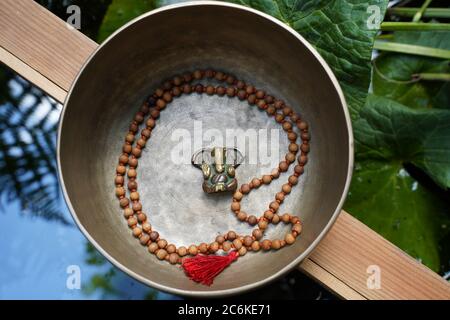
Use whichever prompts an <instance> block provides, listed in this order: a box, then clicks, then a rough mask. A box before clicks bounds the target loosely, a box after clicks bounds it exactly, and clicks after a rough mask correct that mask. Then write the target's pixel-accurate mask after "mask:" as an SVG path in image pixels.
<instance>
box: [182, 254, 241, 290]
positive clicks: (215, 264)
mask: <svg viewBox="0 0 450 320" xmlns="http://www.w3.org/2000/svg"><path fill="white" fill-rule="evenodd" d="M237 258H238V254H237V252H236V251H231V252H230V253H229V254H228V255H226V256H218V255H200V254H199V255H197V256H195V257H193V258H185V259H184V260H183V264H182V266H183V268H184V271H185V272H186V274H187V275H188V277H189V278H190V279H191V280H194V281H195V282H200V283H202V284H204V285H207V286H210V285H211V284H212V283H213V280H214V278H215V277H216V276H217V275H218V274H219V273H221V272H222V271H223V269H225V268H226V267H228V266H229V265H230V264H231V263H232V262H233V261H234V260H236V259H237Z"/></svg>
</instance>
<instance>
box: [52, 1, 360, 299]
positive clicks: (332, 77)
mask: <svg viewBox="0 0 450 320" xmlns="http://www.w3.org/2000/svg"><path fill="white" fill-rule="evenodd" d="M192 6H218V7H228V8H234V9H238V10H244V11H247V12H250V13H252V14H256V15H258V16H260V17H262V18H265V19H266V20H268V21H270V22H271V23H274V24H276V25H277V26H278V27H281V28H283V29H285V30H286V31H287V32H289V33H290V34H291V35H293V36H294V37H295V38H297V40H298V41H300V42H301V43H302V44H303V46H305V48H306V49H307V50H309V51H310V53H311V54H312V55H313V56H314V57H315V59H317V60H318V62H319V63H320V65H321V66H322V68H323V69H324V71H325V72H326V74H327V76H328V77H329V79H330V80H331V82H332V84H333V86H334V89H335V90H336V92H337V94H338V96H339V99H340V102H341V103H340V106H341V108H342V111H343V113H344V117H345V122H346V125H347V133H348V145H349V148H348V159H349V161H348V167H347V176H346V181H345V186H344V190H343V192H342V195H341V198H340V200H339V202H338V204H337V206H336V208H335V210H334V212H333V214H332V216H331V218H330V219H329V221H328V223H327V224H326V225H325V227H324V228H323V229H322V231H321V232H320V233H319V235H318V236H317V237H316V239H314V241H313V242H312V243H311V244H310V245H309V246H308V247H307V248H306V250H305V251H303V252H302V253H301V254H300V255H299V256H297V258H295V259H294V260H292V261H291V262H290V263H289V264H287V265H286V266H284V267H283V268H282V269H280V270H279V271H277V272H276V273H274V274H272V275H271V276H269V277H267V278H265V279H263V280H259V281H257V282H253V283H250V284H246V285H243V286H239V287H235V288H231V289H223V290H211V291H208V290H205V291H196V290H183V289H178V288H173V287H170V286H165V285H162V284H159V283H157V282H154V281H152V280H150V279H148V278H145V277H143V276H141V275H139V274H138V273H136V272H134V271H132V270H130V269H129V268H128V267H126V266H125V265H123V264H122V263H120V262H119V261H117V260H116V259H115V258H113V257H112V256H111V255H110V254H109V253H108V252H106V250H104V249H103V248H102V247H101V246H100V245H99V244H98V243H97V242H96V241H95V239H94V237H93V236H91V234H90V233H89V232H88V231H87V230H86V229H85V228H84V226H83V224H82V223H81V222H80V220H79V219H78V216H77V214H76V212H75V210H74V208H73V206H72V203H71V201H70V198H69V196H68V193H67V190H66V186H65V183H64V176H63V173H62V170H61V159H60V156H61V144H60V143H61V132H62V130H63V124H64V116H65V112H66V110H67V104H68V102H69V101H70V97H71V95H72V93H73V91H74V88H75V87H76V85H77V82H78V79H79V78H80V76H81V74H82V73H83V71H84V70H85V68H86V67H87V65H89V63H90V62H91V60H92V59H93V57H95V55H96V54H97V52H99V51H100V50H101V49H102V48H103V47H104V46H105V45H107V43H108V42H109V41H111V39H112V38H114V37H115V36H116V35H117V34H119V33H120V32H122V30H124V29H126V28H128V27H129V26H131V25H133V24H134V23H136V22H137V21H140V20H142V19H145V18H147V17H149V16H152V15H155V14H158V13H160V12H163V11H169V10H176V9H179V8H184V7H192ZM56 151H57V173H58V178H59V181H60V183H61V189H62V193H63V195H64V199H65V202H66V204H67V206H68V208H69V211H70V214H71V215H72V217H73V219H74V220H75V223H76V225H77V227H78V228H79V229H80V230H81V232H82V233H83V235H84V236H85V237H86V238H87V240H88V241H89V242H90V243H91V244H92V245H94V247H95V248H96V249H97V250H98V251H99V252H100V253H101V254H102V255H103V256H104V257H105V258H106V259H107V260H108V261H109V262H111V263H112V264H113V265H114V266H115V267H117V268H119V269H120V270H121V271H123V272H124V273H126V274H127V275H129V276H131V277H132V278H134V279H136V280H138V281H140V282H141V283H143V284H145V285H147V286H150V287H152V288H155V289H158V290H161V291H164V292H168V293H172V294H176V295H181V296H191V297H224V296H230V295H234V294H238V293H244V292H247V291H249V290H252V289H255V288H257V287H261V286H263V285H266V284H268V283H270V282H272V281H274V280H275V279H278V278H279V277H281V276H282V275H284V274H286V273H287V272H289V271H290V270H292V269H293V268H294V267H295V266H298V265H299V264H300V262H301V261H303V260H304V259H306V258H307V257H308V256H309V255H310V254H311V252H312V251H313V250H314V249H315V248H316V247H317V245H318V244H319V242H320V241H321V240H322V239H323V238H324V237H325V235H326V234H327V233H328V231H329V230H330V228H331V226H332V225H333V224H334V223H335V221H336V219H337V217H338V216H339V214H340V212H341V210H342V207H343V205H344V201H345V199H346V197H347V193H348V191H349V188H350V182H351V178H352V173H353V166H354V140H353V129H352V124H351V118H350V113H349V110H348V106H347V103H346V100H345V96H344V93H343V91H342V88H341V86H340V85H339V82H338V80H337V78H336V76H335V75H334V73H333V71H332V70H331V68H330V67H329V65H328V64H327V63H326V61H325V60H324V59H323V58H322V56H321V55H320V54H319V53H318V52H317V50H316V49H315V48H314V47H313V46H312V45H311V44H310V43H309V42H308V41H307V40H306V39H304V38H303V37H302V36H301V35H300V34H299V33H298V32H296V31H295V30H294V29H292V28H291V27H290V26H288V25H286V24H285V23H283V22H281V21H279V20H278V19H276V18H274V17H272V16H270V15H268V14H266V13H263V12H261V11H258V10H256V9H253V8H250V7H246V6H242V5H239V4H234V3H228V2H222V1H212V0H200V1H199V0H197V1H188V2H182V3H177V4H172V5H167V6H163V7H161V8H158V9H154V10H151V11H149V12H146V13H144V14H142V15H140V16H138V17H136V18H134V19H132V20H131V21H129V22H128V23H126V24H125V25H123V26H122V27H120V28H119V29H117V30H116V31H115V32H114V33H112V34H111V35H110V36H109V37H108V38H107V39H106V40H105V41H103V42H102V43H101V44H99V45H98V47H97V48H96V49H95V50H94V51H93V52H92V53H91V54H90V56H89V57H88V58H87V59H86V61H85V62H84V63H83V65H82V67H81V69H80V70H79V71H78V74H77V76H76V77H75V79H74V81H73V82H72V84H71V86H70V89H69V91H68V93H67V95H66V98H65V100H64V104H63V108H62V111H61V116H60V119H59V124H58V133H57V146H56Z"/></svg>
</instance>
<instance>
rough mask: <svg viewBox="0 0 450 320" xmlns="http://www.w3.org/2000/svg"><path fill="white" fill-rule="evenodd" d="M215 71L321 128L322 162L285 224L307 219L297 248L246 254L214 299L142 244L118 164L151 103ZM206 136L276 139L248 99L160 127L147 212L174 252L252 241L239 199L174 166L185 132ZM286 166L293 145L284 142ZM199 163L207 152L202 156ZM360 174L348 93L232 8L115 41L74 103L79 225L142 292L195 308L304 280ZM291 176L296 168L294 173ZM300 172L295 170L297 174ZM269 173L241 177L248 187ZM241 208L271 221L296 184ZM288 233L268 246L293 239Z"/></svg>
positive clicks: (190, 12)
mask: <svg viewBox="0 0 450 320" xmlns="http://www.w3.org/2000/svg"><path fill="white" fill-rule="evenodd" d="M208 67H213V68H216V69H220V70H224V71H226V72H230V73H233V74H234V75H236V76H237V77H239V78H241V79H244V80H245V81H248V82H250V83H253V84H254V85H255V86H257V87H260V88H264V89H265V90H267V91H268V92H270V93H272V94H273V95H275V96H277V97H280V98H282V99H284V100H285V101H287V102H288V103H289V104H290V105H291V106H293V108H294V109H295V110H296V111H298V112H299V113H300V114H301V115H303V117H304V118H305V119H306V120H307V121H308V122H309V124H310V131H311V136H312V140H311V152H310V157H309V159H310V160H309V162H308V164H307V166H306V170H305V174H304V175H303V176H302V177H301V182H300V183H299V185H298V186H297V187H295V189H294V191H293V192H292V194H291V195H290V196H289V197H288V198H287V200H286V201H285V202H284V204H283V205H282V207H281V209H280V211H281V213H283V212H291V213H293V214H296V215H298V216H300V218H301V219H302V220H303V222H304V231H303V233H302V235H301V237H300V238H299V239H298V240H297V241H296V242H295V244H294V245H292V246H288V247H285V248H283V249H282V250H278V251H276V252H266V253H262V252H259V253H248V254H247V255H246V256H244V257H242V258H240V259H239V260H238V261H237V262H235V263H234V264H232V266H231V267H229V268H227V269H226V270H225V271H224V272H223V273H222V274H220V275H219V276H218V277H217V278H216V279H215V281H214V284H213V285H212V286H210V287H208V286H204V285H200V284H197V283H195V282H193V281H191V280H189V279H188V278H187V277H186V276H185V275H184V273H183V271H182V270H181V269H179V268H177V267H175V266H172V265H170V264H168V263H167V262H161V261H158V260H157V259H156V258H155V256H153V255H151V254H149V253H148V252H147V249H146V248H145V247H143V246H141V245H139V242H138V241H137V240H136V239H134V238H133V236H132V235H131V231H130V229H129V228H128V227H127V225H126V221H125V219H124V218H123V215H122V210H121V209H120V208H119V205H118V201H117V199H116V198H115V195H114V176H115V167H116V164H117V159H118V156H119V155H120V153H121V146H122V143H123V141H124V140H123V139H124V136H125V134H126V132H127V128H128V125H129V123H130V120H131V119H132V117H133V115H134V113H135V112H136V111H137V110H138V108H139V107H140V105H141V104H142V101H143V99H144V98H145V97H146V96H147V95H148V94H149V93H150V92H152V90H154V89H155V88H156V87H157V86H158V85H159V83H160V82H161V81H162V80H164V79H166V78H167V77H170V76H173V75H175V74H178V73H180V72H182V71H186V70H194V69H196V68H208ZM195 123H197V125H199V124H200V123H201V124H202V126H203V132H205V131H206V130H207V129H217V130H219V131H220V132H222V133H224V132H225V130H226V129H230V128H231V129H242V130H244V131H245V130H247V129H249V128H252V129H267V128H269V129H278V128H279V126H278V125H277V124H276V123H275V122H274V121H273V120H271V119H269V118H268V117H267V115H266V114H265V113H264V112H260V111H258V110H257V108H250V107H248V105H246V104H245V103H244V102H241V101H239V100H238V99H228V98H223V97H222V98H220V97H209V96H204V95H195V94H193V95H190V96H184V97H182V98H178V99H176V100H175V101H174V102H173V103H172V104H171V105H170V106H169V107H168V108H167V110H165V111H164V112H163V113H162V114H161V118H160V121H159V125H157V127H156V128H155V130H154V132H153V133H152V138H151V139H150V141H149V144H148V145H147V148H146V149H145V151H144V152H143V155H142V158H141V161H140V163H139V170H138V182H139V188H140V194H141V198H142V203H143V205H144V211H145V212H147V213H148V216H149V219H150V222H151V224H152V225H153V226H154V228H155V229H156V230H158V231H159V232H160V234H161V235H162V236H163V237H164V238H165V239H167V240H168V241H169V242H171V243H174V244H176V245H189V244H191V243H199V242H201V241H204V242H211V241H213V239H214V237H215V236H216V235H217V234H219V233H221V232H222V233H223V232H225V231H227V230H235V231H237V232H239V233H242V234H250V232H251V228H250V227H248V226H247V225H246V224H242V223H239V222H238V221H237V220H236V218H235V217H234V215H233V214H232V213H231V212H230V209H229V205H230V202H231V201H230V200H231V198H230V195H229V194H222V195H217V196H211V195H206V194H204V192H203V191H202V188H201V183H202V175H201V172H200V171H199V170H198V169H196V168H194V167H193V166H191V165H190V164H189V163H186V164H176V163H174V162H173V161H171V152H172V150H173V148H174V147H175V146H176V145H177V144H178V143H179V141H178V140H177V138H174V136H173V132H174V131H175V130H176V129H181V130H182V131H178V132H184V133H186V132H191V133H193V131H194V126H195ZM279 144H280V150H279V152H280V155H281V156H283V153H284V152H283V150H284V151H285V150H287V145H288V144H287V139H286V138H285V136H284V135H280V139H279ZM192 151H195V150H194V148H193V149H192ZM352 166H353V138H352V130H351V124H350V119H349V115H348V111H347V107H346V105H345V101H344V97H343V94H342V91H341V89H340V87H339V84H338V82H337V80H336V78H335V77H334V75H333V73H332V72H331V71H330V68H329V67H328V66H327V64H326V63H325V61H324V60H323V59H322V58H321V57H320V56H319V54H318V53H317V52H316V51H315V50H314V49H313V47H312V46H311V45H310V44H309V43H308V42H306V41H305V40H304V39H303V38H302V37H301V36H299V35H298V34H297V33H296V32H295V31H293V30H292V29H290V28H289V27H287V26H286V25H284V24H283V23H281V22H279V21H278V20H276V19H274V18H272V17H270V16H268V15H265V14H262V13H260V12H258V11H255V10H252V9H249V8H246V7H243V6H238V5H233V4H226V3H221V2H214V1H207V2H191V3H183V4H178V5H173V6H167V7H164V8H162V9H159V10H154V11H152V12H149V13H147V14H144V15H142V16H140V17H138V18H137V19H135V20H133V21H132V22H130V23H128V24H127V25H125V26H124V27H123V28H121V29H120V30H118V31H117V32H116V33H114V35H112V36H111V37H110V38H109V39H108V40H107V41H105V42H104V43H103V44H102V45H101V46H100V47H99V48H98V49H97V50H96V51H95V53H94V54H93V55H92V56H91V57H90V58H89V60H88V61H87V62H86V63H85V65H84V67H83V68H82V70H81V71H80V73H79V75H78V77H77V79H76V81H75V82H74V84H73V85H72V88H71V90H70V92H69V95H68V97H67V100H66V102H65V106H64V109H63V113H62V116H61V123H60V127H59V139H58V167H59V174H60V179H61V182H62V186H63V191H64V196H65V198H66V201H67V203H68V205H69V208H70V210H71V212H72V215H73V217H74V219H75V221H76V223H77V224H78V226H79V227H80V229H81V230H82V232H83V233H84V234H85V235H86V237H87V238H88V239H89V241H90V242H92V243H93V244H94V246H95V247H96V248H97V249H98V250H99V251H100V252H101V253H102V254H103V255H104V256H105V257H106V258H108V260H110V261H111V262H112V263H113V264H114V265H116V266H117V267H118V268H120V269H121V270H123V271H124V272H126V273H128V274H129V275H131V276H132V277H134V278H136V279H138V280H140V281H142V282H143V283H145V284H147V285H149V286H152V287H155V288H157V289H160V290H164V291H168V292H171V293H175V294H180V295H188V296H224V295H231V294H236V293H241V292H243V291H246V290H249V289H252V288H256V287H258V286H261V285H263V284H266V283H268V282H269V281H271V280H274V279H276V278H277V277H279V276H281V275H282V274H284V273H286V272H287V271H289V270H290V269H292V268H294V267H295V266H297V265H298V264H299V263H300V262H301V261H302V259H304V258H305V257H306V256H307V255H308V254H309V253H310V252H311V251H312V250H313V249H314V247H316V246H317V244H318V243H319V241H320V240H321V239H322V238H323V237H324V235H325V234H326V232H327V231H328V230H329V229H330V227H331V225H332V224H333V222H334V221H335V220H336V217H337V216H338V214H339V212H340V210H341V207H342V204H343V201H344V199H345V196H346V193H347V190H348V186H349V182H350V177H351V172H352ZM292 167H293V166H292ZM291 169H292V168H291ZM265 172H270V170H269V167H268V166H264V165H262V164H249V163H243V164H242V165H241V166H240V167H239V169H237V177H238V180H239V181H240V182H242V181H248V180H249V179H250V178H251V177H253V176H256V175H259V174H261V173H265ZM287 177H288V175H287V174H286V173H285V174H284V175H283V176H282V177H281V178H280V179H278V180H277V181H276V182H273V183H272V184H270V185H269V186H267V187H264V188H260V189H258V190H256V191H254V192H252V193H251V194H250V196H249V197H248V198H246V199H245V201H243V206H244V208H245V211H247V212H249V213H250V212H253V213H257V215H258V216H259V215H260V214H261V213H262V212H263V211H264V210H265V208H266V207H267V205H268V203H269V202H270V201H271V200H272V199H273V196H274V194H275V192H277V191H278V190H279V189H280V186H281V184H282V183H284V181H285V180H286V179H287ZM285 231H286V230H285V229H284V228H283V226H282V225H281V224H279V225H277V226H271V227H270V229H269V231H268V233H267V237H268V238H275V237H281V236H282V235H284V232H285Z"/></svg>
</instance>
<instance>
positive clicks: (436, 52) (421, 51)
mask: <svg viewBox="0 0 450 320" xmlns="http://www.w3.org/2000/svg"><path fill="white" fill-rule="evenodd" d="M373 48H374V49H377V50H382V51H391V52H399V53H406V54H413V55H419V56H427V57H433V58H442V59H450V50H445V49H437V48H431V47H424V46H416V45H412V44H405V43H398V42H389V41H382V40H375V43H374V45H373Z"/></svg>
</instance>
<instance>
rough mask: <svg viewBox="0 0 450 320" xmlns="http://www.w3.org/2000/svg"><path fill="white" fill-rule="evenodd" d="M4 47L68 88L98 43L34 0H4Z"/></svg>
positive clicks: (0, 38) (0, 13)
mask: <svg viewBox="0 0 450 320" xmlns="http://www.w3.org/2000/svg"><path fill="white" fill-rule="evenodd" d="M0 17H1V18H0V30H1V32H0V43H1V47H2V48H3V49H4V50H6V51H8V52H10V53H12V54H13V55H14V56H16V57H17V58H18V59H19V60H21V61H23V62H24V63H26V64H27V65H29V66H30V67H31V68H32V69H34V70H35V71H37V72H38V73H40V74H41V75H43V76H44V77H46V78H47V79H49V80H51V81H52V82H54V83H55V84H56V85H57V86H59V87H61V88H62V89H64V90H66V91H67V90H69V88H70V85H71V84H72V82H73V80H74V79H75V76H76V75H77V73H78V71H79V70H80V68H81V66H82V64H83V63H84V62H85V61H86V59H87V57H88V56H89V55H90V54H91V53H92V52H93V51H94V50H95V48H96V47H97V44H96V43H95V42H94V41H92V40H90V39H89V38H87V37H86V36H84V35H83V34H82V33H80V32H79V31H77V30H75V29H70V28H69V27H68V24H66V23H65V22H64V21H62V20H61V19H59V18H58V17H56V16H55V15H53V14H52V13H51V12H50V11H48V10H47V9H45V8H43V7H42V6H40V5H39V4H37V3H35V2H34V1H31V0H20V1H17V0H2V3H1V5H0Z"/></svg>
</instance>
